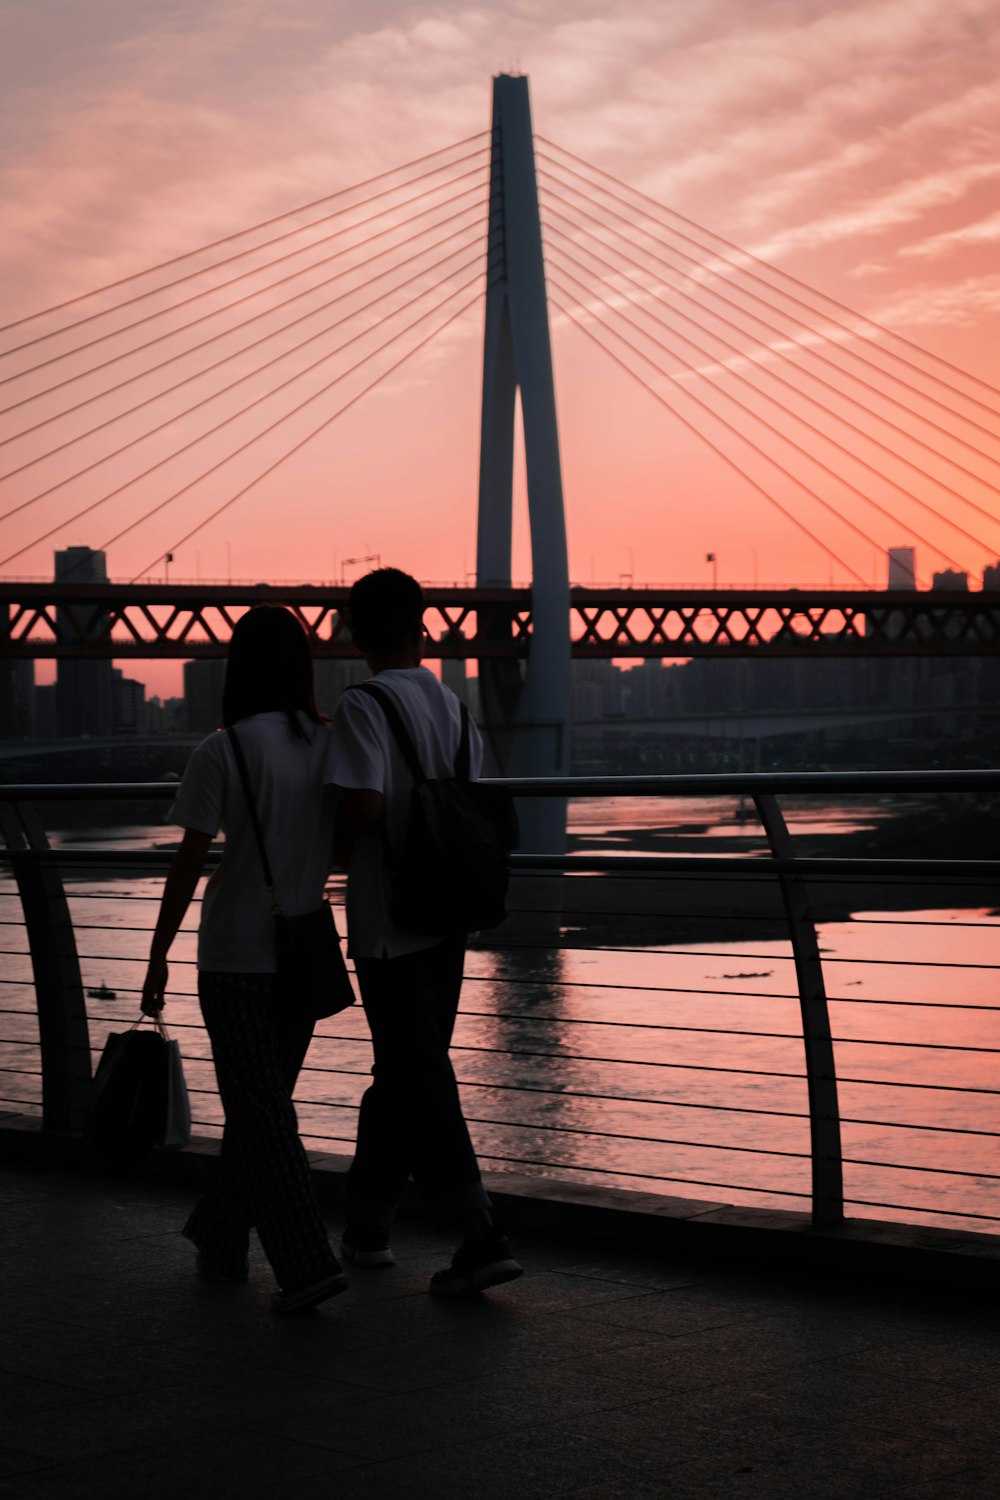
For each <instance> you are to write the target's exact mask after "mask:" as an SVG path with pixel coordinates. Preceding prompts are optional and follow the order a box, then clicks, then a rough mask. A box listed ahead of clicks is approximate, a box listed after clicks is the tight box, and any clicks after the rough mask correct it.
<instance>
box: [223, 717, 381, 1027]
mask: <svg viewBox="0 0 1000 1500" xmlns="http://www.w3.org/2000/svg"><path fill="white" fill-rule="evenodd" d="M226 733H227V734H228V735H229V739H230V743H231V744H232V747H233V755H234V756H235V758H236V769H237V770H238V772H239V775H240V781H241V783H242V785H243V795H244V797H245V798H246V804H247V811H248V812H249V814H250V824H251V827H252V828H253V832H254V838H255V839H256V840H257V848H258V850H259V852H260V862H261V866H262V867H263V871H264V884H265V885H266V886H267V889H268V891H269V893H270V896H271V910H272V912H273V913H274V946H275V953H276V955H277V959H278V978H279V980H280V981H281V987H282V989H283V990H284V991H285V993H286V996H287V997H288V999H289V1000H290V1001H291V1002H292V1003H293V1004H295V1005H300V1006H302V1007H303V1008H304V1009H305V1010H306V1011H307V1012H308V1014H309V1015H310V1016H311V1017H312V1019H313V1020H315V1021H322V1020H324V1019H325V1017H327V1016H335V1015H337V1014H338V1012H340V1011H342V1010H346V1009H347V1007H348V1006H349V1005H353V1004H354V998H355V997H354V989H353V987H352V985H351V979H350V975H349V974H348V972H347V965H346V963H345V962H344V954H343V951H342V949H341V946H340V934H339V933H338V931H337V923H336V920H335V918H334V915H333V908H332V906H331V905H330V903H329V901H327V900H326V898H325V897H324V899H323V901H322V903H321V905H319V906H317V907H316V909H315V911H307V912H304V913H303V914H302V915H300V916H294V917H290V916H289V915H288V913H287V912H285V911H283V910H282V907H281V903H280V901H279V900H278V895H277V892H276V891H275V889H274V877H273V876H272V874H271V862H270V860H269V859H268V857H267V849H266V848H265V846H264V834H263V832H262V830H261V826H260V819H259V818H258V816H257V806H256V803H255V802H254V797H253V789H252V787H251V785H250V773H249V771H248V770H247V763H246V758H245V757H244V754H243V746H242V745H241V744H240V741H239V736H238V735H237V733H236V730H235V729H234V728H233V727H232V725H230V726H229V728H228V729H227V730H226Z"/></svg>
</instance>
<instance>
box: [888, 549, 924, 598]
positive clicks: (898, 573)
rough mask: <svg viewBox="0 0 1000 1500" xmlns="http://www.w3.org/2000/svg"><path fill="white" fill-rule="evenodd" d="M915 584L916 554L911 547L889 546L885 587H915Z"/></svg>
mask: <svg viewBox="0 0 1000 1500" xmlns="http://www.w3.org/2000/svg"><path fill="white" fill-rule="evenodd" d="M916 586H917V564H916V554H915V552H914V549H913V548H912V547H890V548H889V575H888V578H887V580H886V588H890V589H915V588H916Z"/></svg>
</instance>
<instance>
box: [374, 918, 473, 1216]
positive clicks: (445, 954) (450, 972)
mask: <svg viewBox="0 0 1000 1500" xmlns="http://www.w3.org/2000/svg"><path fill="white" fill-rule="evenodd" d="M464 959H465V942H464V940H463V939H461V938H454V939H453V938H449V939H446V941H444V942H442V943H438V944H437V945H436V946H435V947H433V948H424V949H422V950H421V951H420V952H419V953H407V954H405V955H404V956H403V957H401V958H359V959H357V960H356V968H357V974H358V983H359V985H360V988H361V999H362V1002H363V1004H364V1007H365V1015H366V1016H367V1017H368V1025H369V1027H370V1029H371V1035H372V1046H373V1050H374V1053H375V1065H374V1067H373V1068H372V1082H371V1084H370V1085H369V1087H368V1088H367V1089H366V1091H365V1094H364V1097H363V1098H362V1100H361V1111H360V1114H359V1117H358V1141H357V1149H356V1152H355V1156H354V1161H353V1163H352V1165H351V1169H350V1171H349V1173H348V1175H347V1185H346V1187H347V1192H346V1196H347V1208H348V1214H349V1215H350V1217H351V1218H352V1219H358V1220H368V1221H371V1222H373V1223H376V1224H381V1225H386V1226H387V1225H389V1224H391V1223H392V1220H393V1216H394V1214H395V1210H396V1205H397V1203H398V1202H399V1199H400V1197H401V1195H402V1192H403V1188H404V1187H405V1186H406V1183H407V1180H408V1179H409V1178H410V1177H412V1178H413V1179H414V1181H415V1182H416V1184H417V1187H418V1188H419V1190H420V1192H421V1194H422V1196H423V1198H424V1200H425V1202H426V1203H427V1204H428V1205H429V1206H430V1207H432V1208H433V1209H435V1210H436V1212H437V1213H438V1214H439V1216H440V1217H441V1218H442V1219H446V1220H447V1219H459V1218H461V1217H463V1216H464V1215H465V1214H468V1213H471V1212H474V1211H475V1210H476V1209H480V1208H488V1207H489V1198H488V1197H487V1194H486V1190H485V1188H484V1187H483V1184H482V1181H481V1179H480V1175H479V1163H478V1162H477V1160H476V1153H475V1151H474V1150H473V1146H472V1142H471V1140H470V1139H469V1129H468V1126H467V1125H466V1123H465V1116H464V1115H463V1114H462V1105H461V1101H460V1099H459V1096H458V1085H457V1083H456V1082H455V1074H454V1072H453V1070H452V1066H451V1059H450V1058H449V1056H448V1048H449V1046H450V1045H451V1036H452V1031H453V1030H454V1026H455V1017H456V1014H457V1012H458V999H459V995H460V993H461V989H462V964H463V962H464Z"/></svg>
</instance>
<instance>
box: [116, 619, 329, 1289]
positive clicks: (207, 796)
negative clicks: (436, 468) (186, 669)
mask: <svg viewBox="0 0 1000 1500" xmlns="http://www.w3.org/2000/svg"><path fill="white" fill-rule="evenodd" d="M222 717H223V723H224V724H225V725H226V726H227V728H228V727H229V726H238V731H237V732H238V736H239V743H240V746H241V748H242V751H243V755H244V757H245V760H246V763H247V769H248V771H249V777H250V785H251V789H252V792H253V797H254V802H255V803H256V809H257V816H258V819H259V821H260V824H261V830H262V833H263V840H264V847H265V849H266V851H267V855H268V859H269V862H270V865H271V868H272V872H273V879H274V885H275V891H276V894H277V896H278V899H279V900H280V903H281V906H282V908H283V910H284V911H285V912H286V913H287V914H288V915H290V916H293V915H296V914H298V913H303V912H308V911H313V910H315V908H316V907H318V906H319V904H320V902H321V900H322V895H323V887H324V884H325V881H326V877H327V874H328V871H329V867H330V850H331V844H332V835H333V802H332V797H331V793H330V792H329V791H326V790H325V789H324V781H325V779H326V777H325V773H326V770H327V760H328V755H329V733H328V730H327V728H326V726H325V723H324V721H323V720H322V719H321V717H320V715H319V713H318V712H317V709H316V704H315V700H314V697H313V669H312V657H311V655H310V651H309V642H308V640H307V638H306V635H305V632H304V630H303V629H302V627H301V625H300V624H299V622H298V621H297V620H296V618H295V616H294V615H293V614H291V613H290V611H288V610H286V609H283V608H280V607H279V606H275V605H263V606H260V607H259V608H257V609H253V610H251V611H250V612H249V613H248V614H246V615H244V616H243V618H242V619H241V620H240V621H239V623H238V624H237V625H236V628H235V629H234V631H233V637H232V643H231V645H230V648H229V659H228V662H227V665H226V678H225V687H224V689H223V695H222ZM331 779H332V778H331ZM171 817H172V821H173V822H175V823H177V824H179V825H180V826H181V827H183V829H184V837H183V839H182V841H181V844H180V847H179V849H178V851H177V854H176V855H175V857H174V861H173V864H172V865H171V867H170V872H169V874H168V876H167V881H166V886H165V888H164V892H163V900H162V902H161V906H160V914H159V919H158V921H157V924H156V930H155V932H154V933H153V940H152V945H151V948H150V955H149V967H148V970H147V973H146V980H145V983H144V985H143V990H142V1009H143V1010H144V1011H145V1013H146V1014H147V1015H154V1014H156V1013H158V1012H159V1011H160V1010H161V1009H162V1007H163V1004H164V999H165V994H166V988H167V954H168V952H169V950H170V945H171V943H172V942H173V940H174V938H175V937H176V935H177V931H178V928H179V927H180V924H181V922H182V920H183V918H184V914H185V912H186V911H187V908H188V905H189V904H190V901H191V898H192V896H193V895H194V891H195V888H196V886H197V884H198V880H199V878H200V877H201V874H202V872H203V870H204V866H205V859H206V856H207V854H208V848H209V845H210V843H211V842H212V840H213V838H215V837H216V835H217V834H218V832H219V830H220V829H222V830H223V831H224V833H225V836H226V849H225V855H224V857H223V859H222V862H221V864H220V865H219V867H218V869H217V870H216V871H215V873H214V874H213V875H212V877H211V879H210V880H209V882H208V885H207V887H206V890H205V899H204V902H203V904H202V910H201V923H200V926H199V929H198V995H199V998H200V1000H201V1010H202V1015H203V1016H204V1018H205V1026H206V1028H207V1030H208V1034H209V1036H210V1038H211V1042H212V1056H213V1058H214V1061H215V1071H216V1076H217V1079H218V1084H219V1094H220V1096H221V1098H222V1103H223V1108H224V1110H225V1116H226V1125H225V1133H224V1135H223V1144H222V1164H221V1169H220V1173H219V1176H218V1178H217V1180H216V1182H215V1184H214V1186H213V1187H212V1188H211V1190H210V1191H209V1192H208V1193H207V1194H206V1195H205V1197H203V1198H202V1199H201V1200H200V1201H199V1202H198V1203H197V1204H196V1206H195V1208H194V1211H193V1213H192V1214H191V1216H190V1218H189V1219H188V1221H187V1223H186V1224H185V1226H184V1230H183V1233H184V1234H185V1235H186V1236H187V1238H188V1239H189V1240H191V1241H192V1242H193V1243H194V1245H195V1246H196V1247H197V1250H198V1261H197V1268H198V1273H199V1275H202V1276H205V1277H208V1278H210V1279H213V1280H221V1281H245V1280H246V1279H247V1274H248V1265H247V1254H248V1250H249V1243H250V1228H251V1226H255V1227H256V1229H257V1233H258V1235H259V1237H260V1241H261V1244H262V1245H263V1247H264V1252H265V1254H266V1255H267V1258H268V1260H269V1261H270V1263H271V1268H272V1270H273V1271H274V1274H275V1278H276V1280H277V1282H278V1287H279V1290H278V1291H277V1292H276V1293H275V1294H274V1297H273V1299H272V1306H273V1307H274V1309H275V1310H276V1311H278V1312H290V1311H293V1310H295V1309H298V1308H304V1307H312V1306H315V1304H316V1303H319V1302H323V1301H325V1300H326V1299H327V1298H328V1297H332V1296H334V1295H336V1293H337V1292H342V1291H343V1290H344V1289H345V1287H346V1285H347V1282H346V1278H345V1277H344V1274H343V1272H342V1270H341V1268H340V1265H339V1264H338V1262H337V1260H336V1257H335V1256H334V1254H333V1251H332V1250H331V1248H330V1243H329V1239H328V1237H327V1232H326V1227H325V1225H324V1223H323V1219H322V1216H321V1214H320V1211H319V1207H318V1205H317V1202H316V1198H315V1194H314V1192H313V1188H312V1181H311V1178H310V1174H309V1166H308V1162H307V1159H306V1155H305V1151H304V1150H303V1147H302V1142H301V1141H300V1139H299V1134H298V1122H297V1120H296V1116H295V1109H294V1106H293V1104H292V1097H291V1096H292V1089H293V1088H294V1086H295V1080H296V1078H297V1076H298V1072H299V1069H300V1067H301V1066H302V1060H303V1058H304V1057H305V1054H306V1049H307V1048H308V1046H309V1042H310V1039H311V1037H312V1030H313V1021H312V1019H311V1017H310V1016H309V1015H308V1014H306V1013H305V1008H304V1007H300V1006H297V1005H296V1003H295V1002H296V997H295V996H292V995H285V994H283V993H281V991H280V989H279V983H278V976H277V972H276V971H277V961H276V957H275V944H274V916H273V910H272V904H271V898H270V896H269V893H268V890H267V887H266V885H265V881H264V873H263V868H262V865H261V858H260V852H259V849H258V846H257V843H256V839H255V835H254V830H253V826H252V822H251V817H250V814H249V811H248V808H247V801H246V798H245V796H244V793H243V789H242V785H241V782H240V776H239V772H238V769H237V764H236V760H235V758H234V752H233V745H232V741H231V738H230V735H229V734H228V733H216V734H212V735H209V737H208V739H206V740H203V741H202V743H201V744H200V745H199V746H198V747H197V749H196V750H195V751H194V754H193V755H192V756H191V760H190V762H189V763H188V767H187V770H186V771H185V773H184V779H183V781H182V782H181V786H180V789H179V791H178V794H177V797H176V799H175V801H174V804H173V807H172V809H171Z"/></svg>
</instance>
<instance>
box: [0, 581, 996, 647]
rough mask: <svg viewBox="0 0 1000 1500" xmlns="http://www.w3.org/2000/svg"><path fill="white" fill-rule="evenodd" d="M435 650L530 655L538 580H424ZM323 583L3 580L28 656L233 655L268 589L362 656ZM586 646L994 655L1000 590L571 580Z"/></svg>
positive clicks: (336, 591)
mask: <svg viewBox="0 0 1000 1500" xmlns="http://www.w3.org/2000/svg"><path fill="white" fill-rule="evenodd" d="M425 593H426V598H427V613H426V616H425V620H426V624H427V627H428V631H429V636H428V645H427V655H428V656H429V657H452V658H476V659H478V660H481V661H482V660H495V659H502V658H508V659H515V660H516V659H520V658H523V657H525V656H526V655H527V651H528V644H529V642H530V639H531V630H532V612H531V590H530V589H513V588H511V589H502V588H493V589H478V588H435V587H428V588H427V589H425ZM347 594H348V590H347V589H346V588H340V587H327V586H324V585H315V586H309V585H304V584H300V585H295V586H291V587H281V586H270V585H267V584H253V585H250V584H216V585H211V586H209V585H197V584H156V583H152V584H54V583H21V584H17V583H8V582H0V651H2V654H3V655H5V656H8V657H15V658H18V657H20V658H25V657H33V658H44V657H49V658H52V657H56V658H60V657H61V658H88V657H91V658H92V657H107V656H112V657H115V658H117V659H120V660H127V659H129V658H135V659H146V658H150V657H173V658H182V659H190V658H192V657H201V656H222V655H224V654H225V651H226V647H227V645H228V642H229V637H230V634H231V633H232V628H233V625H234V623H235V621H236V620H237V619H238V618H239V616H240V615H241V614H242V613H243V611H244V610H245V609H248V608H250V606H252V605H254V604H260V603H264V602H270V603H281V604H284V605H287V606H288V608H289V609H292V610H294V611H295V613H296V614H297V615H298V617H299V619H300V620H301V621H302V624H303V625H304V626H305V629H306V631H307V633H308V634H309V636H310V638H311V640H312V642H313V646H314V649H315V652H316V655H317V656H318V657H348V658H349V657H353V656H354V655H355V653H354V650H353V648H352V646H351V643H350V638H349V636H348V634H347V631H346V629H345V626H344V623H343V618H342V614H341V611H342V609H343V607H344V605H345V603H346V601H347ZM570 631H571V636H572V649H573V656H574V657H576V658H578V659H579V658H588V657H589V658H594V657H622V658H628V657H651V658H655V659H659V658H669V657H674V658H681V659H686V658H689V657H695V656H706V657H716V658H721V659H726V660H731V659H732V658H734V657H737V656H756V657H760V656H801V657H808V658H813V659H815V658H818V657H825V656H856V657H863V656H990V655H994V654H996V653H997V652H998V651H1000V593H997V592H990V593H986V592H978V593H972V594H962V593H954V594H951V593H945V592H930V593H926V592H923V593H918V592H906V593H903V592H895V593H876V592H874V591H872V592H864V591H856V592H852V593H847V592H839V591H837V590H832V589H831V590H806V589H803V590H791V591H789V590H782V591H777V590H763V589H760V590H758V589H753V590H739V591H737V590H732V591H729V590H723V589H719V590H706V591H704V592H699V593H689V592H677V591H670V592H667V591H663V590H659V589H627V588H616V589H593V588H574V589H572V590H571V591H570Z"/></svg>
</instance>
